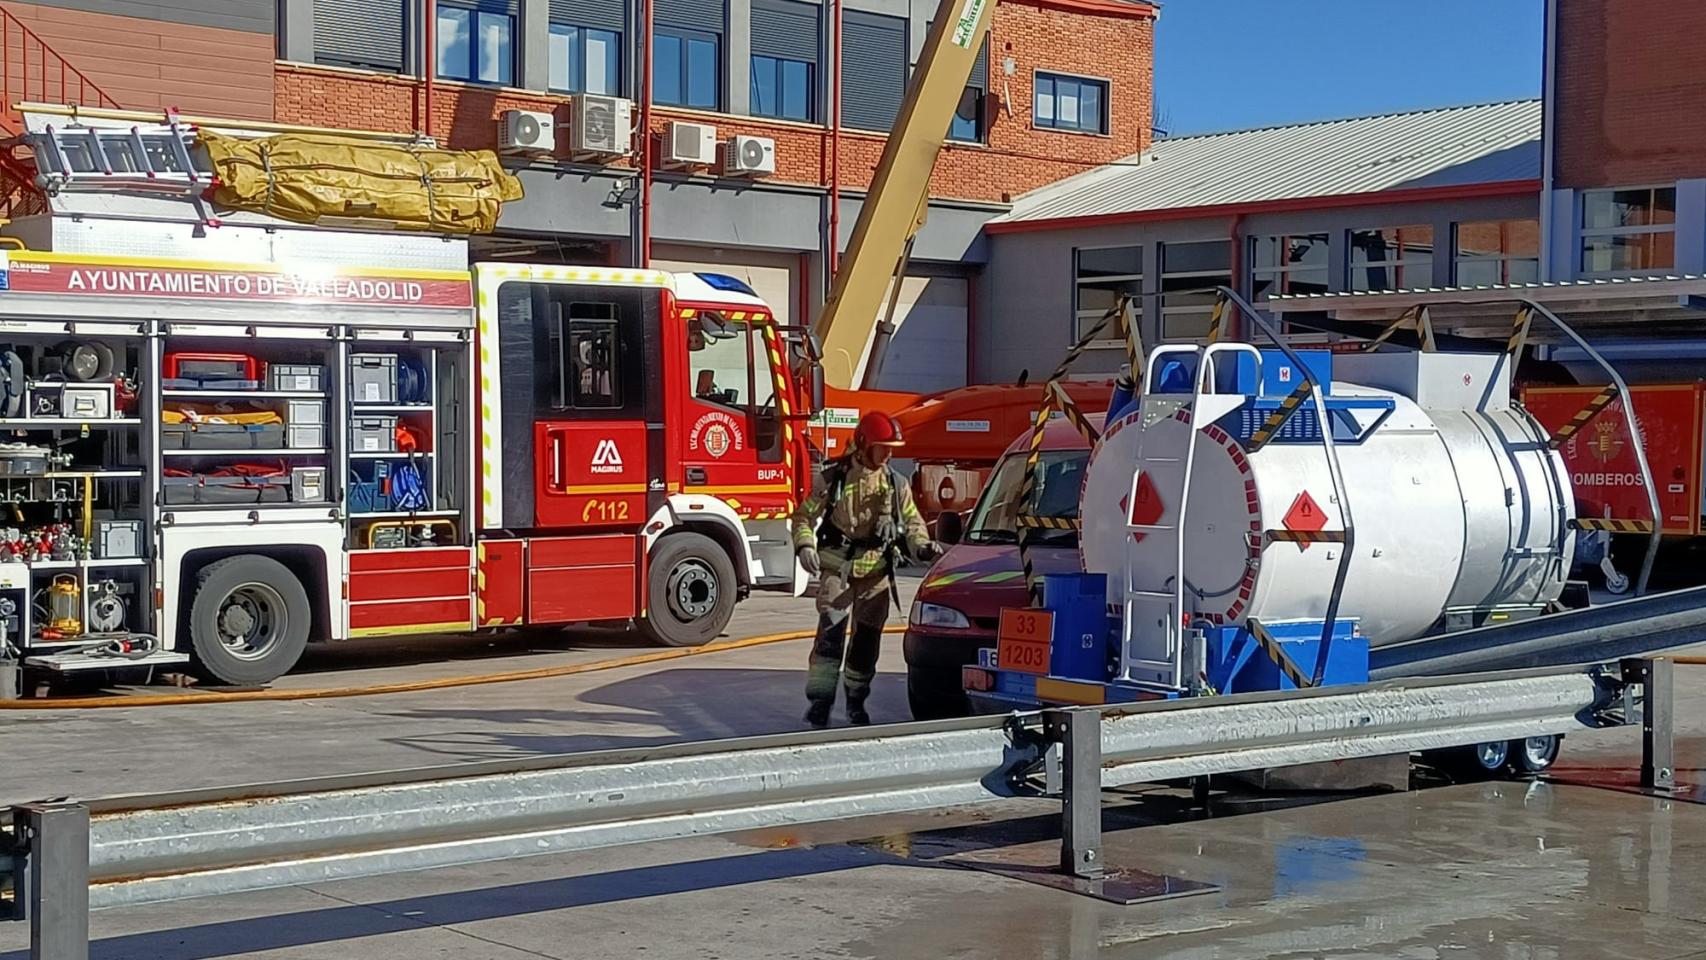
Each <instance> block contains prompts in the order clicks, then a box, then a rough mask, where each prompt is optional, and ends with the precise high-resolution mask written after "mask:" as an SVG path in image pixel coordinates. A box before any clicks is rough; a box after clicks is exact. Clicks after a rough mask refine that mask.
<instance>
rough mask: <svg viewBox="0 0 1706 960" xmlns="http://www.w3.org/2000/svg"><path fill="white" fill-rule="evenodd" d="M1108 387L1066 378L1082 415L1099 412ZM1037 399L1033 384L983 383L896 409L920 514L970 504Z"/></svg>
mask: <svg viewBox="0 0 1706 960" xmlns="http://www.w3.org/2000/svg"><path fill="white" fill-rule="evenodd" d="M1112 391H1113V383H1112V382H1111V381H1108V380H1072V381H1067V382H1066V392H1067V394H1068V395H1069V396H1071V397H1072V400H1073V402H1074V403H1076V404H1077V405H1078V408H1079V409H1080V410H1083V411H1084V412H1085V413H1087V414H1096V413H1103V412H1105V411H1106V410H1107V408H1108V397H1109V396H1110V395H1111V394H1112ZM1041 399H1042V389H1041V388H1040V387H1039V386H1038V385H1036V384H1028V385H1027V384H988V385H980V386H970V387H961V388H959V389H957V390H949V391H946V392H944V393H937V394H932V395H930V396H927V397H921V398H919V399H918V400H917V401H916V402H915V403H913V404H911V405H910V406H908V407H906V408H905V409H902V410H900V411H899V412H898V413H896V414H895V418H896V419H897V420H899V421H900V428H901V435H902V436H904V437H905V438H906V446H905V448H904V449H903V455H904V456H905V457H906V458H907V459H909V460H912V461H913V462H914V463H916V464H917V465H918V470H917V472H916V473H914V474H913V478H912V493H913V497H914V499H916V500H917V501H918V508H919V509H920V510H922V511H924V515H925V516H927V517H934V516H935V515H936V514H938V513H941V512H943V511H952V512H955V513H963V512H965V511H966V510H969V509H971V507H972V504H974V503H976V502H977V498H978V495H979V494H980V493H982V492H983V485H984V484H985V483H986V482H987V481H988V479H989V473H990V471H991V470H993V469H994V468H995V463H996V461H997V460H999V459H1001V454H1002V452H1003V451H1004V450H1006V449H1007V444H1008V443H1009V442H1010V441H1011V440H1012V439H1013V438H1014V437H1015V436H1018V435H1019V434H1021V433H1024V432H1026V431H1028V430H1029V429H1030V427H1031V421H1032V420H1033V419H1034V418H1035V417H1036V415H1037V404H1038V403H1039V402H1040V401H1041Z"/></svg>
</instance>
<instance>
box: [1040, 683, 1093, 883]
mask: <svg viewBox="0 0 1706 960" xmlns="http://www.w3.org/2000/svg"><path fill="white" fill-rule="evenodd" d="M1043 722H1044V724H1045V725H1046V727H1047V730H1048V733H1049V736H1050V738H1051V739H1053V740H1054V742H1056V743H1058V744H1060V753H1061V757H1060V760H1061V791H1060V794H1061V821H1060V869H1061V870H1062V871H1063V872H1065V873H1068V874H1071V875H1072V876H1075V877H1083V878H1084V879H1087V880H1094V879H1097V878H1099V877H1101V876H1102V716H1101V714H1100V713H1099V712H1097V711H1095V710H1045V711H1043Z"/></svg>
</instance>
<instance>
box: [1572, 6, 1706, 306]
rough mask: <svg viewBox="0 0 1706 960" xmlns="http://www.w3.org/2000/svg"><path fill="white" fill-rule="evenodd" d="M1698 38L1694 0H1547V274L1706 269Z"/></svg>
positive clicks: (1705, 113)
mask: <svg viewBox="0 0 1706 960" xmlns="http://www.w3.org/2000/svg"><path fill="white" fill-rule="evenodd" d="M1655 24H1663V25H1664V28H1663V29H1654V25H1655ZM1703 34H1706V4H1701V3H1698V2H1694V0H1549V3H1548V9H1547V37H1546V43H1547V49H1546V105H1547V142H1548V144H1549V149H1548V151H1547V157H1546V169H1545V173H1544V175H1543V177H1544V180H1545V188H1546V191H1547V194H1546V201H1545V217H1546V227H1547V229H1546V243H1547V253H1546V264H1547V268H1548V279H1551V280H1558V281H1564V280H1577V279H1590V278H1599V277H1634V276H1646V275H1654V274H1658V275H1662V274H1670V273H1680V274H1702V273H1706V50H1703V49H1702V48H1701V46H1700V43H1699V38H1700V37H1701V36H1702V35H1703Z"/></svg>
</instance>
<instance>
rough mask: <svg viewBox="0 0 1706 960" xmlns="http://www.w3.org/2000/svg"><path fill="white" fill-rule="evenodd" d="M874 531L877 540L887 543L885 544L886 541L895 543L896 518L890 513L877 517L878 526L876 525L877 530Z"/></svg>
mask: <svg viewBox="0 0 1706 960" xmlns="http://www.w3.org/2000/svg"><path fill="white" fill-rule="evenodd" d="M873 532H874V533H875V534H876V537H877V541H878V542H879V543H885V544H886V543H893V542H894V518H893V517H891V516H889V515H888V514H883V515H882V516H880V517H878V518H877V527H876V530H875V531H873Z"/></svg>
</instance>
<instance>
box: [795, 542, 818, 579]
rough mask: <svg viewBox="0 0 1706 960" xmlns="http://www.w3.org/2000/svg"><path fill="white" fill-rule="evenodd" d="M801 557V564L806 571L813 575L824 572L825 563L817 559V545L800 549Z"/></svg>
mask: <svg viewBox="0 0 1706 960" xmlns="http://www.w3.org/2000/svg"><path fill="white" fill-rule="evenodd" d="M799 558H800V566H801V567H803V568H804V569H805V571H806V573H808V574H810V575H811V576H814V577H815V576H817V575H818V574H820V573H822V572H823V564H821V563H819V562H818V560H817V548H816V547H801V548H800V551H799Z"/></svg>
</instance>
